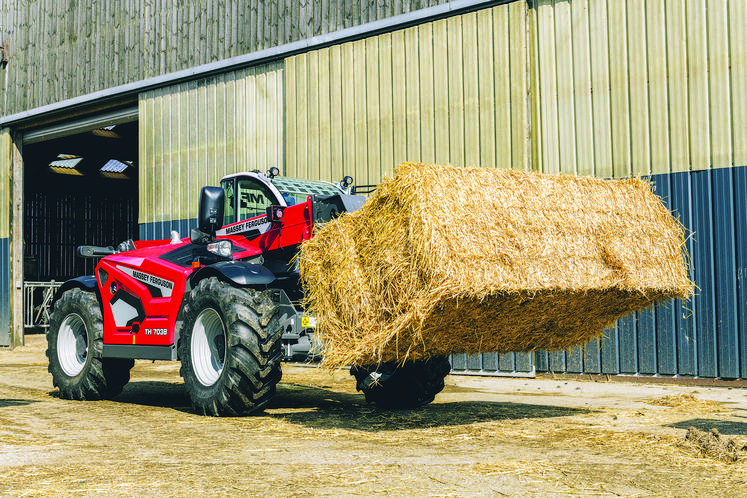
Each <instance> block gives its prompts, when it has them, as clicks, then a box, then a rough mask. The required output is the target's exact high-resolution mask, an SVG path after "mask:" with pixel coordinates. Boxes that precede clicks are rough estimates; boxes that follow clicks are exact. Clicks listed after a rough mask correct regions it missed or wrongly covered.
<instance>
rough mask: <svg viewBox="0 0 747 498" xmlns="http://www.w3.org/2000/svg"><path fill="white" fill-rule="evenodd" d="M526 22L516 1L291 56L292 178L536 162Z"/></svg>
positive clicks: (364, 178)
mask: <svg viewBox="0 0 747 498" xmlns="http://www.w3.org/2000/svg"><path fill="white" fill-rule="evenodd" d="M526 20H527V16H526V4H525V3H524V2H513V3H510V4H507V5H501V6H498V7H494V8H491V9H485V10H480V11H478V12H473V13H469V14H464V15H459V16H454V17H450V18H448V19H445V20H439V21H435V22H430V23H425V24H421V25H419V26H415V27H412V28H408V29H404V30H399V31H394V32H392V33H386V34H383V35H380V36H375V37H371V38H366V39H364V40H360V41H356V42H352V43H345V44H342V45H337V46H333V47H330V48H327V49H322V50H317V51H312V52H308V53H305V54H301V55H298V56H295V57H291V58H288V59H286V61H285V64H286V82H287V84H286V133H287V137H286V144H287V145H286V166H287V174H288V175H290V176H300V177H303V178H314V179H321V180H333V179H334V180H337V179H339V178H341V177H342V175H344V174H350V175H352V176H353V177H354V178H355V180H356V182H357V183H358V184H376V183H378V182H379V180H380V179H381V177H382V175H385V174H387V173H390V172H391V170H392V169H393V168H394V166H395V165H397V164H399V163H401V162H403V161H420V162H425V163H433V162H436V163H441V164H447V163H450V164H453V165H456V166H480V165H481V166H485V167H503V168H519V169H528V168H529V111H528V93H527V79H526V75H527V72H528V71H527V62H528V51H527V50H528V49H527V39H526V31H527V27H526V26H527V24H526ZM352 82H355V83H354V84H353V83H352Z"/></svg>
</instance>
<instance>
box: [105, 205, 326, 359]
mask: <svg viewBox="0 0 747 498" xmlns="http://www.w3.org/2000/svg"><path fill="white" fill-rule="evenodd" d="M283 211H284V212H283V217H282V220H281V221H273V222H270V219H269V218H268V217H267V216H266V215H262V216H257V217H254V218H251V219H249V220H242V221H239V222H237V223H233V224H231V225H227V226H226V227H223V229H222V230H220V231H219V232H218V236H217V240H222V239H228V240H230V241H231V242H232V243H233V246H234V251H233V256H232V258H233V260H234V261H236V260H243V259H249V258H252V257H255V256H257V255H260V254H267V253H268V252H271V251H275V250H279V249H283V248H289V247H293V246H299V245H300V244H301V243H302V242H303V241H305V240H308V239H309V238H311V234H312V229H313V208H312V201H311V197H309V198H307V200H306V202H304V203H300V204H296V205H294V206H290V207H286V208H283ZM267 224H269V227H266V225H267ZM257 225H260V226H265V227H266V231H264V233H261V234H259V235H257V234H256V231H254V233H252V232H251V231H250V230H249V227H252V228H254V227H256V226H257ZM221 233H223V235H221ZM187 246H190V247H187ZM135 247H136V249H134V250H131V251H127V252H122V253H118V254H114V255H110V256H106V257H104V258H103V259H102V260H101V261H100V262H99V264H98V265H97V267H96V272H95V275H96V280H97V283H98V287H99V289H100V291H101V302H102V308H103V314H104V344H111V345H114V344H117V345H133V344H135V345H149V346H169V345H172V344H174V340H175V330H174V329H175V324H176V320H177V317H178V315H179V311H180V310H181V307H182V301H183V298H184V294H185V289H187V282H188V281H189V280H190V277H191V276H192V275H193V274H195V273H196V272H198V271H199V270H200V269H201V268H202V266H201V265H200V264H199V262H198V263H193V262H192V261H189V260H185V258H181V259H180V260H178V261H176V262H174V261H173V260H174V259H178V258H175V257H171V258H169V259H171V260H167V259H164V257H169V255H171V256H173V255H176V254H182V253H183V254H187V255H189V254H191V251H190V249H191V248H192V247H194V246H192V244H191V242H190V239H189V238H185V239H182V240H181V242H178V243H176V244H174V243H171V241H170V240H156V241H138V242H135ZM203 247H204V246H203ZM187 259H191V258H187ZM120 301H121V302H120ZM133 309H136V310H138V311H139V312H137V313H135V312H134V311H132V310H133ZM122 310H124V311H122ZM133 315H134V316H133Z"/></svg>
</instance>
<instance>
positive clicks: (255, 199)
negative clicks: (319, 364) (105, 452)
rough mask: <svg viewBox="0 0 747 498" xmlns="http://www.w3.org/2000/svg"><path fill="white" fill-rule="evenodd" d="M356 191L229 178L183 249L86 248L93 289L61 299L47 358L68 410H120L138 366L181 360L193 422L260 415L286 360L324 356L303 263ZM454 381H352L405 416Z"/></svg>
mask: <svg viewBox="0 0 747 498" xmlns="http://www.w3.org/2000/svg"><path fill="white" fill-rule="evenodd" d="M352 183H353V179H352V178H351V177H349V176H346V177H345V178H343V180H342V181H341V182H339V183H336V184H333V183H324V182H312V181H305V180H296V179H291V178H286V177H281V176H279V175H278V170H277V168H272V169H270V170H269V171H268V172H267V173H260V172H259V171H253V172H247V173H239V174H234V175H229V176H226V177H225V178H223V179H222V180H221V187H203V189H202V191H201V193H200V204H199V208H198V217H197V225H198V226H197V228H194V229H192V232H191V234H190V237H189V238H184V239H180V238H179V236H178V234H176V232H172V238H171V239H170V240H169V239H166V240H156V241H138V242H133V241H132V240H128V241H125V242H122V243H121V244H119V246H118V247H116V248H115V247H111V246H110V247H96V246H80V247H79V248H78V254H79V256H81V257H89V258H101V259H100V261H99V263H98V264H97V266H96V269H95V272H94V273H95V274H94V275H90V276H84V277H78V278H74V279H72V280H69V281H67V282H65V283H64V284H63V285H62V287H60V289H59V290H58V292H57V294H56V295H55V303H54V312H53V314H52V317H51V320H50V327H49V329H48V332H47V343H48V349H47V357H48V358H49V372H50V373H51V374H52V378H53V383H54V385H55V386H56V387H58V388H59V390H60V396H61V397H62V398H65V399H76V400H96V399H102V398H109V397H113V396H116V395H117V394H119V393H120V392H121V391H122V389H123V388H124V386H125V385H126V384H127V382H128V381H129V379H130V369H131V368H132V367H133V365H134V360H135V359H147V360H179V361H181V376H182V377H183V379H184V385H185V389H186V392H187V394H188V396H189V398H190V399H191V401H192V406H193V407H194V409H195V411H196V412H198V413H201V414H205V415H214V416H220V415H238V414H245V413H249V412H252V411H255V410H257V409H260V408H262V407H263V406H265V405H266V404H267V402H268V401H269V400H270V399H271V397H272V396H273V394H274V393H275V386H276V384H277V383H278V382H279V381H280V378H281V375H282V371H281V361H282V360H307V359H311V358H317V357H319V355H320V354H321V351H322V347H321V344H320V343H319V341H315V340H314V326H315V319H314V317H313V316H309V315H307V314H305V313H304V310H303V309H302V306H301V302H302V298H303V289H302V287H301V284H300V281H299V273H298V266H297V264H296V259H295V256H296V254H297V253H298V250H299V248H300V246H301V244H302V243H303V242H304V241H306V240H308V239H310V238H311V237H313V234H314V230H315V229H316V228H317V227H318V226H320V225H321V224H323V223H324V222H327V221H329V220H332V219H334V218H335V217H337V216H339V215H340V214H341V213H343V212H346V211H354V210H356V209H358V208H359V207H360V206H362V205H363V202H364V201H365V197H362V196H357V195H351V190H353V189H352ZM353 192H354V190H353ZM224 222H225V225H224ZM449 370H450V366H449V362H448V359H447V358H446V357H438V358H433V359H430V360H427V361H409V362H405V363H404V364H394V363H383V364H378V365H353V366H351V370H350V373H351V375H353V376H355V378H356V381H357V388H358V390H359V391H363V393H364V394H365V395H366V399H367V400H368V401H369V402H375V403H376V404H377V406H379V407H382V408H409V407H415V406H419V405H422V404H425V403H429V402H430V401H432V400H433V398H434V396H435V395H436V394H437V393H438V392H440V391H441V390H442V389H443V387H444V382H443V381H444V377H445V376H446V375H447V374H448V372H449Z"/></svg>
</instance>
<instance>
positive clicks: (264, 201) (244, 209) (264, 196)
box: [238, 180, 273, 220]
mask: <svg viewBox="0 0 747 498" xmlns="http://www.w3.org/2000/svg"><path fill="white" fill-rule="evenodd" d="M272 199H273V195H272V192H271V191H270V189H269V188H267V187H266V186H265V185H262V184H260V183H257V182H253V181H250V180H239V182H238V206H239V208H238V209H239V220H246V219H248V218H253V217H255V216H259V215H261V214H265V213H266V212H267V208H268V207H269V206H271V205H272Z"/></svg>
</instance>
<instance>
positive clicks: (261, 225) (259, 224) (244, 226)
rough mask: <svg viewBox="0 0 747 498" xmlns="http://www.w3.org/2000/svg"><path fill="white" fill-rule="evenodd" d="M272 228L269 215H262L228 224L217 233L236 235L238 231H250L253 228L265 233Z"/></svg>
mask: <svg viewBox="0 0 747 498" xmlns="http://www.w3.org/2000/svg"><path fill="white" fill-rule="evenodd" d="M268 228H270V220H269V219H268V218H267V216H266V215H265V216H261V217H259V218H253V219H251V220H246V221H242V222H241V223H237V224H235V225H231V226H227V227H225V228H221V229H220V230H218V231H216V232H215V234H216V235H234V234H237V233H243V232H249V231H251V230H257V231H259V233H265V232H266V231H267V229H268Z"/></svg>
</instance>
